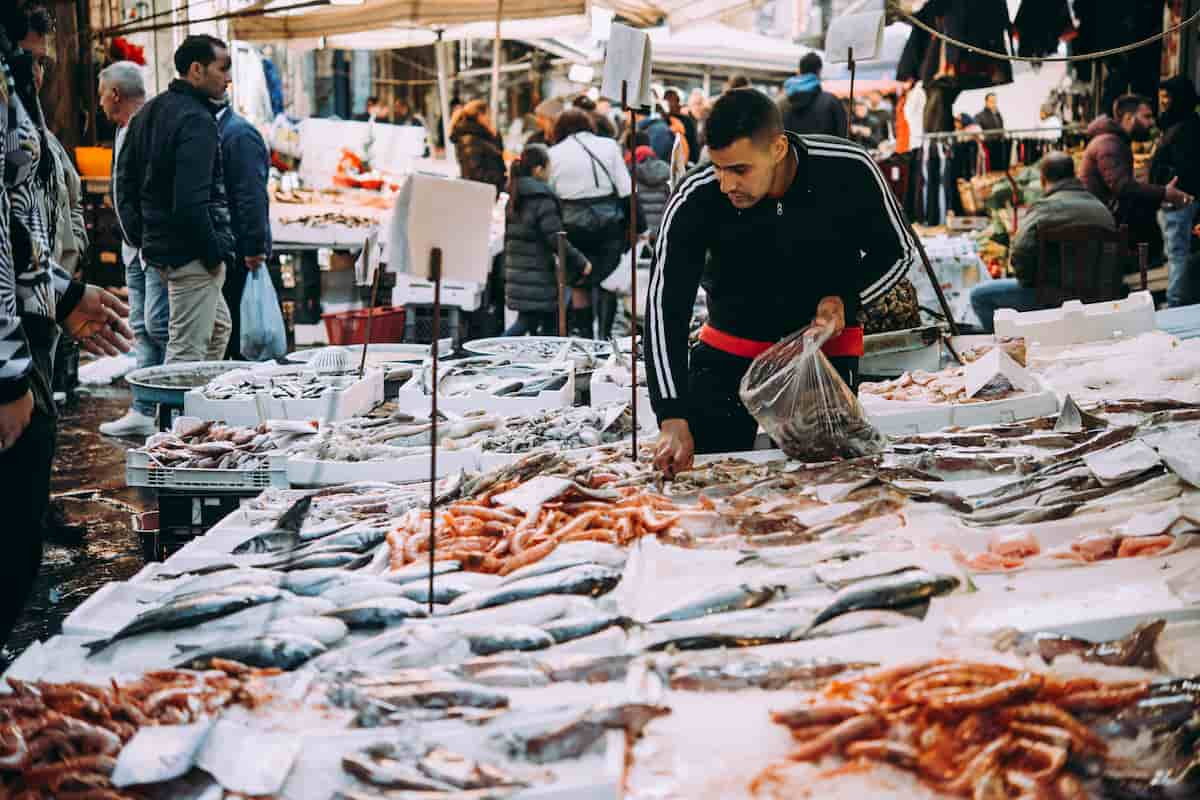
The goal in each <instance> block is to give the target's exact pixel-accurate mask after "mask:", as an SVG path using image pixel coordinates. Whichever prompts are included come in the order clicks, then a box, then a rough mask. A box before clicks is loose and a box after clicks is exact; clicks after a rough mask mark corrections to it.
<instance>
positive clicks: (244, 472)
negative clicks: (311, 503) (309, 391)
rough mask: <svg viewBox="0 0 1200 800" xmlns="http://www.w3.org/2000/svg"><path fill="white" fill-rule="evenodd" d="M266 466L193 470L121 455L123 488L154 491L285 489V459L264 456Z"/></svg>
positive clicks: (138, 455)
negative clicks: (143, 488) (123, 463)
mask: <svg viewBox="0 0 1200 800" xmlns="http://www.w3.org/2000/svg"><path fill="white" fill-rule="evenodd" d="M266 458H267V460H268V464H267V466H266V467H260V468H258V469H195V468H190V467H161V466H159V465H157V464H155V463H154V462H152V461H151V460H150V456H149V455H148V454H146V453H144V452H142V451H140V450H127V451H126V452H125V485H126V486H150V487H153V488H156V489H265V488H266V487H268V486H278V487H280V488H287V486H288V468H287V457H286V456H284V455H279V454H274V453H272V454H269V455H267V456H266Z"/></svg>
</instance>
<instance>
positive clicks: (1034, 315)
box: [996, 292, 1155, 347]
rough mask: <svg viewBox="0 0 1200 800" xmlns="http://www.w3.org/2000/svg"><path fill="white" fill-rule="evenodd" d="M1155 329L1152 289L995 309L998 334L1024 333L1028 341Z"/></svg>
mask: <svg viewBox="0 0 1200 800" xmlns="http://www.w3.org/2000/svg"><path fill="white" fill-rule="evenodd" d="M1154 329H1155V318H1154V299H1153V298H1152V297H1151V296H1150V292H1133V293H1132V294H1130V295H1129V296H1128V297H1126V298H1125V299H1124V300H1117V301H1114V302H1109V303H1090V304H1088V305H1084V304H1083V303H1081V302H1079V301H1078V300H1068V301H1067V302H1065V303H1063V304H1062V306H1061V307H1060V308H1052V309H1049V310H1046V311H1025V312H1018V311H1013V310H1012V309H1011V308H1001V309H998V310H997V311H996V336H1021V337H1024V339H1025V342H1026V343H1027V344H1029V345H1033V344H1039V345H1042V346H1043V347H1061V346H1063V345H1068V344H1082V343H1083V342H1095V341H1099V340H1101V339H1117V338H1123V337H1128V336H1138V335H1140V334H1143V333H1149V332H1150V331H1152V330H1154Z"/></svg>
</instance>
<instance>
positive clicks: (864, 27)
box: [825, 9, 885, 64]
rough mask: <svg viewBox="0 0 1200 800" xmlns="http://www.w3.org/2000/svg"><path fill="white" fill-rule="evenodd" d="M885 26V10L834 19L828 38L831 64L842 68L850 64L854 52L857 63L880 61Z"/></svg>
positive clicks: (826, 39) (826, 53) (827, 44)
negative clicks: (847, 63) (841, 65)
mask: <svg viewBox="0 0 1200 800" xmlns="http://www.w3.org/2000/svg"><path fill="white" fill-rule="evenodd" d="M884 24H885V20H884V12H883V10H882V9H880V10H879V11H867V12H860V13H858V14H843V15H841V16H840V17H837V18H835V19H834V20H833V22H831V23H830V25H829V32H828V33H826V34H825V57H826V58H827V59H828V60H829V62H830V63H832V64H842V63H845V62H847V61H849V60H850V51H851V49H853V51H854V60H855V61H870V60H872V59H876V58H879V57H880V54H881V53H882V52H883V27H884Z"/></svg>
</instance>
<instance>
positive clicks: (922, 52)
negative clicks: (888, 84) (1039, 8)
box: [896, 0, 1013, 130]
mask: <svg viewBox="0 0 1200 800" xmlns="http://www.w3.org/2000/svg"><path fill="white" fill-rule="evenodd" d="M916 17H917V19H919V20H920V21H921V22H923V23H925V24H926V25H929V26H930V27H933V28H936V29H937V30H939V31H942V32H944V33H945V34H946V35H948V36H951V37H953V38H955V39H958V40H959V41H962V42H965V43H967V44H971V45H974V46H976V47H980V48H983V49H986V50H993V51H996V52H1001V53H1005V52H1008V46H1007V43H1006V41H1005V36H1004V35H1005V33H1007V32H1008V31H1009V30H1010V29H1011V27H1012V25H1011V23H1010V21H1009V17H1008V4H1007V3H1006V1H1005V0H930V2H928V3H926V4H925V6H924V7H922V8H921V10H920V11H919V12H917V14H916ZM896 79H897V80H900V81H907V80H919V81H921V82H922V83H923V84H924V85H925V89H926V91H929V90H930V89H931V88H933V87H943V88H948V89H952V90H956V91H964V90H967V89H983V88H986V87H989V86H999V85H1001V84H1005V83H1012V79H1013V77H1012V64H1011V63H1009V62H1008V61H1000V60H997V59H994V58H987V57H983V56H978V55H975V54H974V53H971V52H970V51H968V50H965V49H962V48H960V47H958V46H957V45H952V44H948V43H946V42H945V41H944V40H942V39H935V38H934V37H933V36H932V35H931V34H929V33H927V32H925V31H924V30H921V29H920V28H916V27H914V28H913V30H912V33H911V34H909V37H908V41H907V42H906V43H905V45H904V51H903V52H902V53H901V56H900V63H899V64H898V66H897V69H896ZM949 104H950V105H953V99H951V100H950V103H949ZM926 119H927V120H928V119H929V114H928V112H927V113H926ZM927 130H928V129H927ZM942 130H945V129H942Z"/></svg>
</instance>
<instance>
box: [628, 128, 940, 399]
mask: <svg viewBox="0 0 1200 800" xmlns="http://www.w3.org/2000/svg"><path fill="white" fill-rule="evenodd" d="M788 138H789V139H790V141H791V145H792V150H793V152H794V153H795V155H796V157H797V160H798V163H799V169H798V170H797V172H796V178H795V180H794V181H793V183H792V186H791V188H790V189H788V191H787V193H786V194H785V195H784V196H783V197H782V198H780V199H778V200H774V199H770V198H768V199H765V200H763V201H761V202H759V203H758V204H757V205H755V206H754V207H752V208H749V209H744V210H738V209H737V208H735V207H734V206H733V204H732V203H730V202H729V200H728V198H726V197H725V195H724V194H722V192H721V188H720V182H719V180H718V176H717V174H716V171H715V168H714V167H713V166H712V165H711V164H702V165H700V166H698V167H697V168H695V169H694V170H692V171H691V172H690V173H689V174H688V175H687V176H685V177H684V179H683V180H682V181H680V183H679V185H678V186H677V187H676V188H675V191H674V193H673V194H672V196H671V199H670V201H669V202H668V203H667V208H666V211H665V212H664V214H663V222H662V230H661V231H660V233H659V237H658V243H657V246H656V248H655V252H654V267H653V272H652V274H651V280H650V290H649V294H648V296H647V300H646V305H647V308H646V320H647V329H646V367H647V371H648V373H649V378H650V396H651V400H652V402H653V405H654V410H655V413H656V414H657V416H658V418H659V419H660V420H664V419H671V418H687V417H688V410H689V408H688V324H689V320H690V318H691V313H692V305H693V303H694V302H695V299H696V289H697V287H698V286H699V285H701V284H703V286H704V289H705V291H706V293H707V295H708V309H709V323H710V324H711V325H712V326H713V327H714V328H717V329H718V330H720V331H722V332H725V333H728V334H732V335H733V336H738V337H741V338H744V339H753V340H756V341H761V342H775V341H778V340H779V339H781V338H783V337H784V336H786V335H788V334H790V333H793V332H795V331H797V330H800V329H801V328H803V327H805V326H806V325H808V323H809V322H811V321H812V318H813V314H814V313H815V311H816V307H817V303H818V302H820V300H821V299H822V298H824V297H828V296H838V297H840V298H841V299H842V301H843V303H844V304H845V308H846V319H847V320H850V321H853V320H855V319H857V317H858V310H859V308H860V306H862V305H864V304H866V303H870V302H871V301H873V300H875V299H877V298H879V297H881V296H882V295H883V294H885V293H886V292H888V291H889V290H890V289H891V288H892V287H893V286H895V285H896V283H897V282H898V281H899V280H900V279H901V278H903V277H904V276H905V275H906V274H907V273H908V270H909V268H910V267H911V266H912V265H913V264H914V263H915V259H916V256H917V251H916V243H915V242H914V241H913V239H912V234H911V232H910V229H909V227H908V225H907V223H906V221H905V219H904V215H903V212H902V210H901V208H900V205H899V203H898V202H897V201H896V198H895V196H894V195H893V194H892V191H891V189H890V188H889V187H888V185H887V183H886V182H885V181H884V178H883V175H882V174H881V173H880V171H879V168H878V167H877V166H876V165H875V162H874V161H872V160H871V157H870V156H869V155H868V154H867V153H866V152H865V151H864V150H862V149H861V148H860V147H858V146H857V145H854V144H851V143H850V142H848V141H846V140H845V139H839V138H836V137H832V136H800V135H797V134H792V133H789V134H788Z"/></svg>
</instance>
